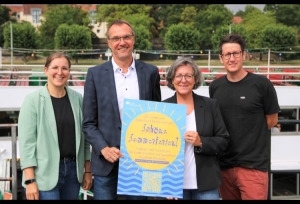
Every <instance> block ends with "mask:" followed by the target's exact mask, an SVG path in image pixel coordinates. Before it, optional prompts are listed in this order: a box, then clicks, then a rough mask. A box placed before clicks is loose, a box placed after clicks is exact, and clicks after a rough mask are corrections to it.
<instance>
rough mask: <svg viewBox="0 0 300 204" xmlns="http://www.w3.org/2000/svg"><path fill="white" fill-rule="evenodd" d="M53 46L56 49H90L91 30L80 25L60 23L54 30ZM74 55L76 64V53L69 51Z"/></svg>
mask: <svg viewBox="0 0 300 204" xmlns="http://www.w3.org/2000/svg"><path fill="white" fill-rule="evenodd" d="M54 42H55V48H56V49H74V50H76V49H92V38H91V31H90V30H89V29H88V28H87V27H85V26H80V25H76V24H73V25H67V24H62V25H60V26H59V27H58V28H57V30H56V32H55V38H54ZM71 56H75V60H76V64H78V57H79V56H78V53H77V52H76V51H75V52H74V53H71Z"/></svg>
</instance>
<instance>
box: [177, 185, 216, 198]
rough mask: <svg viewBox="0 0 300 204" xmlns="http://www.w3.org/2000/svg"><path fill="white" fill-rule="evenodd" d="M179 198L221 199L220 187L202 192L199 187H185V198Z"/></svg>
mask: <svg viewBox="0 0 300 204" xmlns="http://www.w3.org/2000/svg"><path fill="white" fill-rule="evenodd" d="M178 200H220V196H219V191H218V188H215V189H212V190H208V191H201V192H200V191H198V190H197V189H183V198H179V199H178Z"/></svg>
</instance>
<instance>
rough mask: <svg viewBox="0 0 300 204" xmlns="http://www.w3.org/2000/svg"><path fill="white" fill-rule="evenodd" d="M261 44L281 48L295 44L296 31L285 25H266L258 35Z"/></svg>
mask: <svg viewBox="0 0 300 204" xmlns="http://www.w3.org/2000/svg"><path fill="white" fill-rule="evenodd" d="M260 41H261V46H262V47H267V48H282V47H289V46H295V45H297V32H296V30H295V29H294V28H292V27H288V26H286V25H268V26H267V27H266V28H265V29H264V30H263V32H262V33H261V37H260Z"/></svg>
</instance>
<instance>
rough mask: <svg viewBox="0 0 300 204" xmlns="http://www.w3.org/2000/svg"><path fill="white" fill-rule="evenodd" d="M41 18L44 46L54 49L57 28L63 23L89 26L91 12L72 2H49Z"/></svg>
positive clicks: (40, 28)
mask: <svg viewBox="0 0 300 204" xmlns="http://www.w3.org/2000/svg"><path fill="white" fill-rule="evenodd" d="M44 18H45V19H44V20H43V19H42V20H41V26H40V27H39V31H40V33H41V36H42V37H43V42H42V43H43V47H44V48H49V49H53V48H54V41H53V38H54V36H55V32H56V29H57V28H58V26H59V25H61V24H67V25H72V24H77V25H81V26H85V27H88V25H89V23H90V19H89V14H88V12H86V11H83V10H82V9H81V7H80V6H76V5H70V4H48V5H47V9H46V11H45V13H44Z"/></svg>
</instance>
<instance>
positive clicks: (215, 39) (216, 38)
mask: <svg viewBox="0 0 300 204" xmlns="http://www.w3.org/2000/svg"><path fill="white" fill-rule="evenodd" d="M231 33H236V34H239V35H241V36H242V37H243V38H244V39H245V41H246V44H247V42H248V41H249V39H250V36H249V34H248V32H247V30H246V28H245V27H244V26H243V25H240V24H232V25H231ZM228 34H229V26H227V25H226V26H222V27H219V28H217V30H216V32H215V33H214V35H213V36H212V37H211V42H212V44H213V48H214V49H215V50H218V49H219V44H220V41H221V39H222V38H223V37H224V36H225V35H228Z"/></svg>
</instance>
